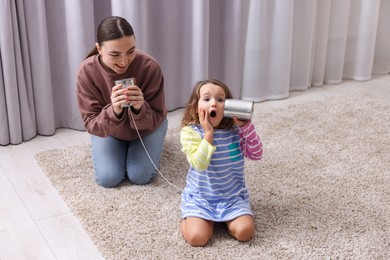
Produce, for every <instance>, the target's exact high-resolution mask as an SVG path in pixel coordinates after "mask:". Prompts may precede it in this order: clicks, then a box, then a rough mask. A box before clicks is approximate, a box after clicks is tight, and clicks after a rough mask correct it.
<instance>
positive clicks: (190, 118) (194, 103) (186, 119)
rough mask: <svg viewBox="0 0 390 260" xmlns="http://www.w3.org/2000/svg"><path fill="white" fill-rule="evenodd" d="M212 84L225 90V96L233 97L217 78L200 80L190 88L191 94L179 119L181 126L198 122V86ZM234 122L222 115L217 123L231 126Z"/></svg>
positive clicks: (225, 126)
mask: <svg viewBox="0 0 390 260" xmlns="http://www.w3.org/2000/svg"><path fill="white" fill-rule="evenodd" d="M208 83H210V84H214V85H217V86H220V87H221V88H222V89H223V90H224V92H225V98H226V99H229V98H233V96H232V93H231V92H230V90H229V88H228V86H226V85H225V84H224V83H222V82H221V81H219V80H217V79H208V80H202V81H199V82H198V83H196V84H195V87H194V88H193V90H192V93H191V96H190V98H189V100H188V102H187V105H186V107H185V109H184V114H183V118H182V120H181V127H184V126H187V125H195V124H200V122H199V117H198V101H199V99H200V88H201V87H202V86H203V85H205V84H208ZM233 124H234V122H233V119H232V118H226V117H224V118H223V119H222V121H221V123H220V124H219V127H218V128H222V129H223V128H225V129H226V128H227V129H228V128H231V127H232V126H233Z"/></svg>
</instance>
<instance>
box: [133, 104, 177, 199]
mask: <svg viewBox="0 0 390 260" xmlns="http://www.w3.org/2000/svg"><path fill="white" fill-rule="evenodd" d="M129 111H130V115H131V119H132V120H133V124H134V127H135V131H136V132H137V135H138V138H139V140H140V141H141V144H142V146H143V148H144V150H145V152H146V155H147V156H148V157H149V160H150V162H151V163H152V164H153V166H154V168H155V169H156V171H157V172H158V173H159V174H160V175H161V177H162V178H163V179H164V180H165V181H166V182H168V184H169V185H171V186H172V187H174V188H175V189H177V190H178V191H179V193H181V192H183V190H182V189H180V188H179V187H177V186H176V185H175V184H173V183H172V182H170V181H169V180H168V179H167V178H166V177H165V176H164V174H162V173H161V172H160V170H159V169H158V168H157V166H156V164H155V163H154V162H153V159H152V157H150V154H149V152H148V150H147V149H146V146H145V144H144V142H143V141H142V138H141V135H140V133H139V131H138V127H137V124H136V123H135V120H134V116H133V111H131V108H130V107H129Z"/></svg>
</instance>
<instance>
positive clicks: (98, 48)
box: [95, 42, 102, 55]
mask: <svg viewBox="0 0 390 260" xmlns="http://www.w3.org/2000/svg"><path fill="white" fill-rule="evenodd" d="M95 46H96V49H97V51H98V52H99V54H100V55H102V48H101V47H100V45H99V43H97V42H96V43H95Z"/></svg>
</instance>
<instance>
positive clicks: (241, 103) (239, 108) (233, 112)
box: [223, 99, 254, 120]
mask: <svg viewBox="0 0 390 260" xmlns="http://www.w3.org/2000/svg"><path fill="white" fill-rule="evenodd" d="M253 110H254V102H253V101H247V100H241V99H226V100H225V109H224V112H223V116H224V117H228V118H232V117H233V116H235V117H237V118H238V119H241V120H250V119H251V118H252V115H253Z"/></svg>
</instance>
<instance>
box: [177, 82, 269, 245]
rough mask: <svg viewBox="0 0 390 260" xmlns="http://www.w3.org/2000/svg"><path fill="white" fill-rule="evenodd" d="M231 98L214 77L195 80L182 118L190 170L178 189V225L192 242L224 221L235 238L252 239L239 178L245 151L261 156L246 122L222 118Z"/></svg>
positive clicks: (208, 235)
mask: <svg viewBox="0 0 390 260" xmlns="http://www.w3.org/2000/svg"><path fill="white" fill-rule="evenodd" d="M229 98H232V94H231V93H230V90H229V89H228V87H227V86H226V85H225V84H223V83H222V82H220V81H218V80H206V81H200V82H198V83H197V84H196V85H195V88H194V89H193V92H192V94H191V97H190V99H189V102H188V104H187V106H186V108H185V111H184V116H183V119H182V130H181V132H180V142H181V144H182V151H183V152H184V154H185V155H186V156H187V160H188V162H189V164H190V169H189V171H188V175H187V181H186V182H187V183H186V187H185V189H184V191H183V193H182V196H181V198H182V202H181V212H182V222H181V224H180V229H181V232H182V234H183V237H184V239H185V240H186V241H187V242H188V243H189V244H190V245H192V246H203V245H205V244H207V242H208V241H209V240H210V239H211V237H212V234H213V226H214V222H225V223H226V224H227V228H228V231H229V233H230V234H231V235H232V236H233V237H234V238H236V239H237V240H239V241H248V240H250V239H251V238H252V236H253V233H254V229H255V225H254V220H253V213H252V211H251V209H250V205H249V193H248V190H247V188H246V186H245V179H244V156H245V157H247V158H249V159H252V160H260V159H261V157H262V153H263V148H262V143H261V141H260V138H259V136H258V135H257V134H256V132H255V128H254V125H253V124H252V123H251V121H250V120H249V121H242V120H238V119H237V118H236V117H234V118H233V119H231V118H224V102H225V100H226V99H229Z"/></svg>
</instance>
